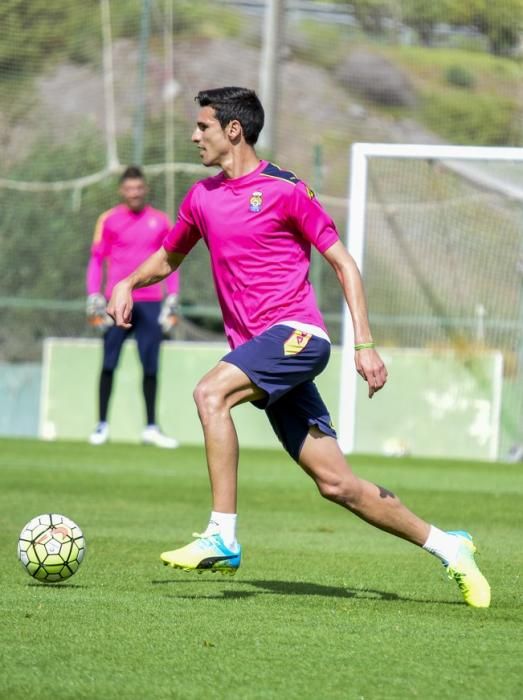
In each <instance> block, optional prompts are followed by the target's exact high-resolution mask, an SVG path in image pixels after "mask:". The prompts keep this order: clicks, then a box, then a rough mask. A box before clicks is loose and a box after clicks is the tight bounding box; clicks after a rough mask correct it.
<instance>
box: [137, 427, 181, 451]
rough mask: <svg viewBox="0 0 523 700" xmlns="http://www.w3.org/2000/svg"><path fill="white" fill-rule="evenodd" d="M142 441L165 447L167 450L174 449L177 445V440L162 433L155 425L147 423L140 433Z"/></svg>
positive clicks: (145, 443) (146, 443)
mask: <svg viewBox="0 0 523 700" xmlns="http://www.w3.org/2000/svg"><path fill="white" fill-rule="evenodd" d="M142 442H143V444H144V445H154V446H155V447H165V448H166V449H168V450H174V449H175V448H176V447H178V440H175V438H172V437H167V435H164V434H163V433H162V431H161V430H160V428H159V427H158V426H157V425H148V426H147V427H146V428H145V429H144V431H143V433H142Z"/></svg>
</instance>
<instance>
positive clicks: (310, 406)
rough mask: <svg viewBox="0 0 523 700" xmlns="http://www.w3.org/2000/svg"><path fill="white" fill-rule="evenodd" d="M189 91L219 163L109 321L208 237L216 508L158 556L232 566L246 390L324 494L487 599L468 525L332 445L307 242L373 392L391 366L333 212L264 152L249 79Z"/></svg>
mask: <svg viewBox="0 0 523 700" xmlns="http://www.w3.org/2000/svg"><path fill="white" fill-rule="evenodd" d="M196 100H197V102H198V104H199V107H200V108H199V111H198V115H197V121H196V128H195V129H194V132H193V134H192V141H193V143H194V144H195V145H196V147H197V148H198V150H199V152H200V158H201V161H202V163H203V164H204V165H206V166H217V167H219V168H220V169H221V172H220V173H219V174H218V175H215V176H213V177H209V178H207V179H205V180H202V181H200V182H198V183H196V184H195V185H194V186H193V187H192V188H191V189H190V190H189V192H188V194H187V195H186V197H185V199H184V201H183V202H182V204H181V207H180V210H179V213H178V217H177V221H176V224H175V226H174V227H173V229H172V231H171V232H170V233H169V235H168V236H167V238H166V239H165V241H164V242H163V246H162V247H161V248H160V249H159V250H158V251H157V252H156V253H155V254H154V255H152V256H151V257H150V258H149V259H148V260H147V261H146V262H145V263H143V264H142V265H141V266H140V267H139V268H138V269H137V270H136V271H135V272H133V273H132V274H131V275H129V276H128V277H127V278H126V279H124V280H122V281H121V282H120V283H119V284H118V285H117V286H116V287H115V289H114V291H113V295H112V297H111V301H110V303H109V306H108V312H109V314H110V315H111V316H112V317H113V318H114V319H115V321H116V323H117V325H118V326H121V327H122V328H130V327H131V312H132V305H133V302H132V293H133V290H135V289H140V288H142V287H144V286H146V285H148V284H153V283H156V282H158V280H161V279H163V278H165V277H166V276H168V275H169V274H171V273H172V271H173V270H175V269H177V268H178V266H179V265H180V263H181V262H182V260H183V259H184V257H185V256H186V255H187V254H188V253H189V252H190V250H191V249H192V248H193V246H194V245H196V243H198V241H199V240H200V239H203V240H204V243H205V244H206V245H207V247H208V249H209V254H210V261H211V268H212V273H213V277H214V283H215V286H216V292H217V295H218V299H219V303H220V306H221V310H222V314H223V321H224V326H225V334H226V336H227V339H228V341H229V345H230V347H231V351H230V352H229V353H228V354H226V355H225V356H224V357H223V358H222V360H221V361H220V362H219V363H218V364H217V365H216V366H215V367H214V368H213V369H211V370H210V371H209V372H208V373H207V374H206V375H205V376H204V377H203V378H202V379H201V380H200V382H199V383H198V385H197V386H196V389H195V391H194V399H195V402H196V405H197V409H198V413H199V417H200V421H201V424H202V427H203V433H204V439H205V450H206V457H207V464H208V470H209V477H210V483H211V492H212V503H213V510H212V512H211V516H210V519H209V523H208V525H207V528H206V529H205V531H204V532H203V533H202V534H201V535H198V536H197V538H196V539H195V540H194V541H193V542H191V543H189V544H188V545H186V546H184V547H180V548H179V549H174V550H172V551H167V552H164V553H163V554H162V555H161V559H162V561H163V562H164V563H165V564H168V565H170V566H172V567H174V568H181V569H184V570H186V571H190V570H204V569H206V570H219V571H221V572H222V573H231V574H233V573H235V571H236V570H237V568H238V567H239V565H240V561H241V548H240V545H239V544H238V542H237V539H236V517H237V516H236V495H237V469H238V452H239V448H238V439H237V435H236V431H235V427H234V423H233V421H232V417H231V410H232V409H233V408H234V406H237V405H238V404H241V403H244V402H247V401H249V402H251V403H252V404H253V405H254V406H256V407H258V408H260V409H264V410H265V412H266V414H267V416H268V419H269V421H270V423H271V425H272V427H273V429H274V431H275V432H276V435H277V436H278V438H279V440H280V441H281V443H282V444H283V446H284V448H285V449H286V450H287V452H288V453H289V455H290V456H291V457H292V458H293V459H294V460H295V461H296V462H297V463H298V464H299V465H300V467H301V468H302V469H303V470H304V471H305V472H306V473H307V474H308V475H309V476H310V477H312V479H313V480H314V481H315V483H316V485H317V487H318V489H319V492H320V494H321V495H322V496H324V497H325V498H327V499H329V500H331V501H333V502H334V503H337V504H339V505H341V506H343V507H344V508H347V509H348V510H349V511H351V512H352V513H354V514H355V515H357V516H358V517H360V518H362V519H363V520H365V521H367V522H368V523H370V524H372V525H374V526H375V527H378V528H380V529H382V530H385V531H387V532H389V533H392V534H394V535H396V536H398V537H402V538H404V539H406V540H408V541H409V542H412V543H413V544H415V545H418V546H419V547H423V548H424V549H426V550H427V551H429V552H431V553H432V554H434V555H435V556H436V557H438V558H439V559H440V560H441V561H442V562H443V564H444V566H445V567H446V568H447V571H448V574H449V577H451V578H453V579H454V580H455V581H456V582H457V584H458V586H459V588H460V589H461V591H462V593H463V595H464V598H465V600H466V602H467V603H468V604H469V605H472V606H475V607H487V606H488V605H489V603H490V587H489V584H488V582H487V581H486V579H485V578H484V577H483V575H482V574H481V572H480V571H479V569H478V567H477V566H476V563H475V561H474V556H473V554H474V552H475V546H474V544H473V542H472V538H471V536H470V535H469V534H468V533H466V532H461V531H455V532H444V531H442V530H440V529H438V528H436V527H434V526H431V525H429V524H428V523H426V522H425V521H423V520H422V519H420V518H419V517H418V516H417V515H415V514H414V513H412V512H411V511H410V510H408V509H407V508H406V507H405V506H404V505H403V504H402V503H401V502H400V500H399V499H398V498H397V497H396V496H395V495H394V494H393V493H391V492H390V491H389V490H387V489H385V488H383V487H381V486H376V485H375V484H372V483H370V482H368V481H365V480H364V479H361V478H359V477H358V476H356V475H355V474H354V473H353V472H352V470H351V468H350V467H349V466H348V464H347V462H346V460H345V457H344V455H343V454H342V452H341V450H340V448H339V446H338V443H337V440H336V433H335V430H334V428H333V426H332V423H331V419H330V416H329V413H328V410H327V408H326V406H325V405H324V403H323V401H322V399H321V397H320V395H319V393H318V390H317V388H316V386H315V384H314V378H315V377H316V376H317V375H318V374H319V373H320V372H321V371H322V370H323V369H324V368H325V366H326V364H327V362H328V359H329V353H330V342H329V336H328V333H327V329H326V326H325V324H324V321H323V318H322V316H321V314H320V311H319V309H318V306H317V303H316V300H315V296H314V290H313V288H312V286H311V284H310V282H309V263H310V253H311V245H314V246H315V247H316V248H317V250H319V251H320V253H322V254H323V256H324V257H325V259H326V260H327V261H328V262H329V263H330V265H331V266H332V268H333V270H334V272H335V274H336V276H337V278H338V281H339V283H340V285H341V288H342V290H343V293H344V296H345V299H346V302H347V304H348V306H349V309H350V313H351V317H352V322H353V326H354V337H355V364H356V369H357V371H358V372H359V374H360V375H361V376H362V377H363V379H364V380H365V381H366V382H367V384H368V394H369V398H371V397H372V396H373V394H374V393H375V392H376V391H379V390H380V389H381V388H382V387H383V386H384V384H385V382H386V380H387V371H386V368H385V366H384V364H383V362H382V360H381V358H380V356H379V354H378V352H377V351H376V348H375V347H374V341H373V338H372V334H371V330H370V327H369V321H368V313H367V306H366V301H365V295H364V289H363V285H362V280H361V277H360V274H359V271H358V269H357V267H356V264H355V262H354V260H353V258H352V257H351V255H350V254H349V253H348V251H347V250H346V248H345V247H344V245H343V244H342V242H341V241H340V239H339V236H338V233H337V232H336V228H335V225H334V223H333V221H332V219H331V218H330V217H329V216H328V214H327V213H326V212H325V210H324V209H323V208H322V206H321V205H320V204H319V203H318V201H317V199H316V197H315V195H314V193H313V192H312V191H311V190H310V189H309V188H308V187H307V185H306V184H305V183H304V182H302V181H301V180H299V179H298V178H297V177H296V176H295V175H294V174H293V173H291V172H289V171H286V170H281V169H280V168H279V167H277V166H276V165H273V164H272V163H270V162H267V161H265V160H260V158H259V157H258V155H257V153H256V151H255V144H256V140H257V138H258V134H259V133H260V130H261V129H262V127H263V120H264V113H263V108H262V105H261V104H260V102H259V100H258V98H257V96H256V94H255V93H254V92H253V91H252V90H249V89H246V88H238V87H225V88H217V89H212V90H204V91H201V92H199V93H198V95H197V97H196ZM296 118H297V119H298V118H299V114H296Z"/></svg>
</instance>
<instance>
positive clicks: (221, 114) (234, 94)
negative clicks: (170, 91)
mask: <svg viewBox="0 0 523 700" xmlns="http://www.w3.org/2000/svg"><path fill="white" fill-rule="evenodd" d="M194 99H195V100H196V101H197V102H198V103H199V105H200V107H212V108H213V109H214V111H215V112H216V119H217V120H218V121H219V122H220V126H221V127H222V129H224V128H225V127H226V126H227V124H228V123H229V122H231V121H233V120H234V119H237V120H238V121H239V122H240V124H241V125H242V129H243V135H244V136H245V140H246V142H247V143H248V144H249V145H250V146H254V144H255V143H256V141H257V140H258V136H259V134H260V131H261V130H262V129H263V122H264V119H265V114H264V111H263V107H262V103H261V102H260V100H259V99H258V96H257V95H256V93H255V92H254V90H249V89H248V88H242V87H222V88H214V89H213V90H200V92H199V93H198V94H197V95H196V97H195V98H194Z"/></svg>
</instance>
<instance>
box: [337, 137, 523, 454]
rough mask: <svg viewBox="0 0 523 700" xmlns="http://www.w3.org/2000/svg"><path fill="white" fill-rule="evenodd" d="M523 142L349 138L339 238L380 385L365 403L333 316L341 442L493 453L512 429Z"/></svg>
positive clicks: (519, 346)
mask: <svg viewBox="0 0 523 700" xmlns="http://www.w3.org/2000/svg"><path fill="white" fill-rule="evenodd" d="M522 161H523V150H521V149H517V148H486V147H460V146H431V145H401V144H364V143H358V144H355V145H354V146H353V148H352V158H351V184H350V194H349V196H350V216H349V221H348V245H349V249H350V251H351V253H352V255H353V256H354V258H355V259H356V261H357V263H358V265H359V267H360V269H361V270H362V273H363V276H364V281H365V288H366V293H367V297H368V303H369V309H370V318H371V325H372V329H373V334H374V339H375V340H376V342H377V344H378V346H379V349H380V352H381V354H382V355H383V357H384V359H385V360H386V361H387V363H388V369H389V382H388V385H387V388H386V389H385V390H384V391H383V392H381V393H379V394H377V395H376V397H375V398H374V399H373V401H372V402H371V403H372V405H369V404H368V402H365V400H364V393H365V388H364V385H363V384H362V383H361V382H360V381H359V380H358V381H357V379H356V376H357V375H356V374H355V371H354V351H353V342H354V341H353V335H352V324H351V321H350V317H349V316H348V312H346V315H345V318H344V329H343V353H342V372H341V396H340V407H339V408H340V414H339V423H340V439H341V444H342V448H343V449H344V451H345V452H351V451H358V452H362V451H363V452H376V451H383V452H386V453H390V454H405V453H411V454H420V455H432V456H453V457H476V458H486V459H494V458H496V457H498V456H501V457H503V456H504V455H505V454H507V453H508V452H509V450H510V448H511V446H512V445H514V444H516V443H518V442H521V440H522V435H521V431H522V413H523V411H522V403H523V400H522V396H523V267H522V263H523V257H522V256H523V234H522V223H523V218H522V214H523V212H522V201H523V162H522Z"/></svg>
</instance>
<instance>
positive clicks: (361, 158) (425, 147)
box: [338, 143, 523, 454]
mask: <svg viewBox="0 0 523 700" xmlns="http://www.w3.org/2000/svg"><path fill="white" fill-rule="evenodd" d="M373 157H378V158H398V159H407V158H409V159H431V158H433V159H435V160H440V161H445V165H446V166H447V167H448V168H449V169H451V170H453V171H454V172H457V173H460V174H462V175H463V176H464V177H465V178H467V179H469V180H471V181H473V182H474V183H475V184H477V185H478V186H482V187H485V188H488V189H491V190H495V191H498V192H500V193H502V194H504V195H505V196H508V197H510V198H512V199H514V200H517V201H521V202H523V189H522V188H519V187H517V186H514V185H512V184H510V183H506V182H504V181H501V180H500V179H499V178H497V177H495V176H491V175H489V174H486V173H483V172H478V171H477V170H476V169H474V168H472V167H471V166H470V164H467V163H466V162H463V161H477V160H482V161H493V160H498V161H513V162H522V161H523V148H508V147H491V146H451V145H430V144H391V143H354V144H353V145H352V147H351V153H350V165H351V169H350V173H351V176H350V182H349V193H348V200H349V215H348V218H347V234H346V241H347V247H348V249H349V252H350V254H351V255H352V257H353V258H354V260H355V262H356V264H357V265H358V267H359V269H360V271H361V273H362V275H363V276H364V270H363V251H364V243H365V207H366V199H367V170H368V161H369V158H373ZM447 161H454V162H447ZM457 161H459V162H457ZM371 311H372V310H371ZM378 342H379V339H378ZM357 380H358V375H357V373H356V369H355V365H354V332H353V326H352V319H351V316H350V312H349V310H348V308H347V305H346V304H344V313H343V322H342V355H341V377H340V396H339V414H338V416H339V418H338V422H339V429H338V438H339V443H340V447H341V449H342V450H343V452H344V453H345V454H349V453H351V452H353V451H354V444H355V428H356V395H357V391H358V384H359V385H360V388H362V387H363V384H362V383H361V378H360V379H359V382H358V381H357Z"/></svg>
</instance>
